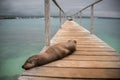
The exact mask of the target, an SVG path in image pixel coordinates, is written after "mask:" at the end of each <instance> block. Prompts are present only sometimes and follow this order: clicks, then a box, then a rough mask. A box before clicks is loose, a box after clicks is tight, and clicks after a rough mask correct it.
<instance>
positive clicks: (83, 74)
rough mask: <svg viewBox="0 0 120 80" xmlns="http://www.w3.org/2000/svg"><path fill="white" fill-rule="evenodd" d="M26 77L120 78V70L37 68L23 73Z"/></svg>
mask: <svg viewBox="0 0 120 80" xmlns="http://www.w3.org/2000/svg"><path fill="white" fill-rule="evenodd" d="M23 75H24V76H25V75H26V76H39V77H41V76H42V77H57V78H68V79H69V78H72V79H79V78H106V79H107V78H120V69H85V68H83V69H81V68H55V67H37V68H34V69H32V70H27V71H26V72H24V73H23Z"/></svg>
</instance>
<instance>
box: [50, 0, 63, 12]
mask: <svg viewBox="0 0 120 80" xmlns="http://www.w3.org/2000/svg"><path fill="white" fill-rule="evenodd" d="M52 1H53V2H54V3H55V5H56V6H57V7H58V8H59V9H60V10H61V11H62V12H63V13H64V14H65V12H64V11H63V9H62V8H61V7H60V6H59V5H58V3H57V2H56V0H52Z"/></svg>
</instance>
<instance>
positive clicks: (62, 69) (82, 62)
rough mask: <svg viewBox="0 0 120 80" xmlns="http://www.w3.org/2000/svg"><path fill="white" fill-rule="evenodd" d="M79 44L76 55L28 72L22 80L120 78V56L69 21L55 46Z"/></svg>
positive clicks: (59, 34) (57, 34)
mask: <svg viewBox="0 0 120 80" xmlns="http://www.w3.org/2000/svg"><path fill="white" fill-rule="evenodd" d="M69 39H74V40H77V51H75V52H74V53H73V54H72V55H70V56H68V57H65V58H63V59H62V60H58V61H55V62H52V63H49V64H46V65H44V66H40V67H37V68H34V69H31V70H27V71H25V72H24V73H23V74H22V76H20V78H19V80H80V79H103V78H105V79H109V78H115V79H117V78H120V54H118V53H117V52H116V51H115V50H114V49H113V48H111V47H110V46H108V45H107V44H106V43H105V42H104V41H102V40H100V39H99V38H98V37H96V36H95V35H93V34H90V32H89V31H87V30H86V29H84V28H83V27H81V26H79V25H78V24H77V23H75V22H74V21H66V22H65V23H64V24H63V25H62V28H61V29H59V31H58V32H57V33H56V35H55V36H54V37H53V39H52V40H51V44H55V43H57V42H61V41H67V40H69Z"/></svg>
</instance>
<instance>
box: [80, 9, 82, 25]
mask: <svg viewBox="0 0 120 80" xmlns="http://www.w3.org/2000/svg"><path fill="white" fill-rule="evenodd" d="M80 25H82V11H80Z"/></svg>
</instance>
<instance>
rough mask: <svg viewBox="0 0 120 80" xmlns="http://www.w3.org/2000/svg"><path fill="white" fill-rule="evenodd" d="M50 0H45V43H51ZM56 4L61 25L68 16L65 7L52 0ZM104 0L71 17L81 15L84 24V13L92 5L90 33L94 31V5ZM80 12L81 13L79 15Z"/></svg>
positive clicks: (99, 0)
mask: <svg viewBox="0 0 120 80" xmlns="http://www.w3.org/2000/svg"><path fill="white" fill-rule="evenodd" d="M50 1H51V0H44V5H45V45H46V46H49V45H50ZM52 1H53V2H54V4H55V5H56V6H57V7H58V9H59V18H60V25H61V24H62V23H63V21H64V20H65V18H66V14H65V12H64V11H63V9H62V8H61V7H60V5H59V4H58V3H57V2H56V0H52ZM101 1H102V0H98V1H96V2H94V3H92V4H90V5H87V6H86V7H84V8H83V9H81V10H80V11H79V12H77V13H75V14H74V15H72V16H71V17H74V18H78V17H79V16H80V25H82V13H83V11H84V10H86V9H87V8H89V7H91V21H90V33H91V34H93V33H94V5H95V4H97V3H99V2H101ZM78 14H80V15H78Z"/></svg>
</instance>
